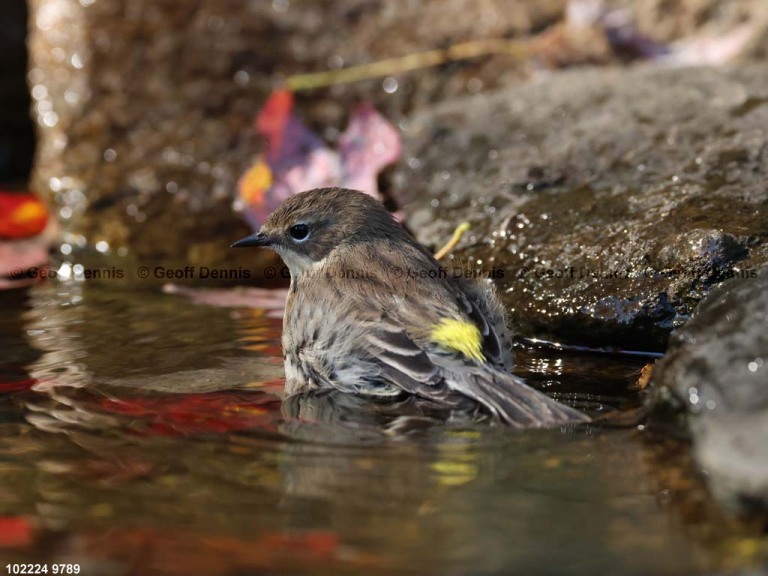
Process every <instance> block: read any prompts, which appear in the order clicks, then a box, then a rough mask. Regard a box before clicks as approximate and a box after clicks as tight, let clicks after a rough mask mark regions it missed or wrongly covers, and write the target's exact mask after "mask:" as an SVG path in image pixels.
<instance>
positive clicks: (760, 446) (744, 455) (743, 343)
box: [654, 270, 768, 508]
mask: <svg viewBox="0 0 768 576" xmlns="http://www.w3.org/2000/svg"><path fill="white" fill-rule="evenodd" d="M766 326H768V270H766V271H764V272H762V273H761V274H759V275H758V276H757V277H756V278H748V279H734V280H731V281H730V282H728V283H726V284H724V285H723V286H722V287H721V288H719V289H717V290H714V291H712V293H710V294H709V295H708V296H707V298H706V299H705V300H704V301H703V302H702V303H701V304H700V305H699V307H698V309H697V310H696V313H695V315H694V317H693V319H692V320H691V321H690V322H689V323H688V324H687V325H686V326H685V327H684V328H682V329H681V330H680V331H678V332H675V334H674V335H673V337H672V339H671V342H670V347H669V351H668V352H667V354H666V356H665V357H664V358H663V359H662V361H661V362H660V363H659V365H658V367H657V369H656V372H655V375H654V380H655V382H656V384H657V388H658V389H657V394H656V396H657V399H658V400H659V401H660V403H661V404H662V405H667V404H670V403H671V404H673V405H676V406H677V407H682V408H683V409H684V410H685V411H686V412H687V413H688V414H689V418H688V421H689V423H690V427H691V432H692V435H693V442H694V447H695V455H696V458H697V459H698V461H699V463H700V464H701V466H702V467H703V468H704V469H705V470H706V472H707V477H708V480H709V482H710V484H711V486H712V488H713V489H714V492H715V493H716V494H717V495H719V496H720V498H721V499H722V500H723V501H724V502H726V503H727V504H729V505H732V506H741V507H744V506H747V507H751V506H753V505H759V506H761V507H762V508H768V331H767V330H766Z"/></svg>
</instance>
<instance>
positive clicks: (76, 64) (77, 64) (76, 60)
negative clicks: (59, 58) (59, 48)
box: [69, 52, 83, 70]
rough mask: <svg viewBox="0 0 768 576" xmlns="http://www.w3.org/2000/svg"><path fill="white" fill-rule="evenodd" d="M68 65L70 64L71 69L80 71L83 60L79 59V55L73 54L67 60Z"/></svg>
mask: <svg viewBox="0 0 768 576" xmlns="http://www.w3.org/2000/svg"><path fill="white" fill-rule="evenodd" d="M69 63H70V64H72V67H73V68H75V69H77V70H82V68H83V59H82V58H80V54H78V53H77V52H75V53H74V54H72V56H71V57H70V59H69Z"/></svg>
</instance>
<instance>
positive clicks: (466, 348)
mask: <svg viewBox="0 0 768 576" xmlns="http://www.w3.org/2000/svg"><path fill="white" fill-rule="evenodd" d="M232 246H233V247H241V246H263V247H265V248H269V249H271V250H274V251H275V252H277V253H278V254H279V255H280V256H281V257H282V259H283V260H284V261H285V263H286V265H287V266H288V269H289V270H290V273H291V286H290V290H289V293H288V301H287V302H286V306H285V319H284V325H283V354H284V358H285V374H286V393H287V394H289V395H290V394H294V393H297V392H302V391H305V390H311V389H315V388H335V389H337V390H341V391H344V392H352V393H357V394H366V395H373V396H394V395H399V394H402V393H409V394H416V395H418V396H421V397H424V398H428V399H431V400H435V401H437V402H439V403H444V404H446V405H448V406H450V405H451V403H452V400H451V398H454V399H457V398H458V397H459V396H457V395H463V396H466V397H469V398H471V399H473V400H475V401H476V402H479V403H481V404H482V405H484V406H485V407H486V408H487V409H488V410H489V411H490V412H491V413H493V414H494V415H495V416H496V417H498V418H499V419H501V420H503V421H504V422H506V423H507V424H509V425H511V426H515V427H520V428H522V427H544V426H556V425H559V424H568V423H575V422H584V421H586V420H588V418H587V417H586V416H585V415H584V414H582V413H581V412H579V411H577V410H574V409H573V408H569V407H568V406H565V405H563V404H560V403H559V402H556V401H555V400H553V399H552V398H550V397H548V396H546V395H545V394H542V393H541V392H538V391H537V390H534V389H533V388H530V387H529V386H528V385H526V384H525V383H524V382H523V381H522V380H520V379H519V378H518V377H516V376H513V375H512V374H510V373H509V370H510V369H511V367H512V351H511V350H512V343H511V335H510V333H509V331H508V330H507V327H506V325H505V322H504V312H503V308H502V306H501V303H500V302H499V300H498V298H497V296H496V292H495V290H494V288H493V286H492V285H491V284H483V283H480V282H477V281H473V280H468V279H464V278H455V277H454V276H453V275H446V274H444V273H443V272H444V269H442V268H441V266H440V264H439V263H438V262H437V261H436V260H435V258H434V257H433V256H432V254H431V253H430V252H429V251H428V250H427V249H426V248H424V247H423V246H421V245H420V244H419V243H418V242H417V241H416V240H415V239H414V238H413V236H411V235H410V234H409V233H408V232H407V231H406V230H405V229H404V228H403V227H402V226H401V225H400V224H399V223H398V222H397V221H396V220H395V219H394V218H393V217H392V215H391V214H390V213H389V212H387V210H386V209H385V208H384V206H383V205H382V204H381V203H380V202H378V201H376V200H375V199H373V198H371V197H370V196H368V195H367V194H364V193H362V192H357V191H355V190H347V189H343V188H323V189H317V190H310V191H308V192H302V193H300V194H296V195H295V196H291V197H290V198H288V199H287V200H286V201H285V202H284V203H283V204H282V205H281V206H279V207H278V208H277V209H276V210H275V211H274V212H273V213H272V214H271V215H270V216H269V218H267V220H266V222H265V223H264V225H263V226H262V227H261V230H260V231H259V232H258V233H256V234H253V235H251V236H248V237H247V238H243V239H242V240H239V241H238V242H235V243H234V244H233V245H232Z"/></svg>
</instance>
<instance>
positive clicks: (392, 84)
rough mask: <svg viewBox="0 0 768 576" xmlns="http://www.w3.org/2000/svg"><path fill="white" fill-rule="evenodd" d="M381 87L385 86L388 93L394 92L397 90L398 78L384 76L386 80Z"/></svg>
mask: <svg viewBox="0 0 768 576" xmlns="http://www.w3.org/2000/svg"><path fill="white" fill-rule="evenodd" d="M381 87H382V88H384V92H386V93H387V94H393V93H395V92H397V80H395V79H394V78H392V77H391V76H390V77H389V78H384V82H382V83H381Z"/></svg>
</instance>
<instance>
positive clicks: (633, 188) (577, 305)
mask: <svg viewBox="0 0 768 576" xmlns="http://www.w3.org/2000/svg"><path fill="white" fill-rule="evenodd" d="M766 94H768V69H766V68H765V67H764V66H744V67H733V68H729V69H709V68H702V69H684V70H680V69H674V70H673V69H659V68H636V69H632V70H593V71H576V72H568V73H562V74H558V75H553V76H551V77H548V78H545V79H543V80H541V81H539V82H535V83H530V84H527V85H525V86H522V87H519V88H514V89H506V90H503V91H500V92H497V93H495V94H492V95H478V96H475V97H471V98H466V99H461V100H456V101H452V102H447V103H445V104H443V105H440V106H437V107H436V108H435V109H434V110H432V111H429V112H427V113H423V114H419V115H416V116H415V117H414V118H412V120H411V122H410V123H409V125H408V128H407V131H406V136H407V140H406V141H407V151H406V163H404V165H405V166H407V167H404V168H403V169H401V170H400V172H399V174H398V175H397V178H396V180H395V181H396V183H397V185H398V188H399V189H400V190H401V199H402V200H403V201H407V200H411V201H412V203H411V205H410V208H409V211H408V215H409V217H408V220H407V221H408V224H409V225H410V227H411V228H412V230H413V232H414V233H415V234H416V236H417V237H418V238H419V239H420V240H421V241H423V242H425V243H428V244H433V245H438V244H440V243H442V242H443V241H445V240H446V239H447V238H448V237H449V236H450V234H451V232H452V231H453V229H454V227H455V226H456V225H457V224H458V223H460V222H463V221H469V222H470V223H471V224H472V233H471V234H470V235H468V236H467V237H466V239H465V240H464V242H463V243H462V244H461V245H460V249H459V250H458V251H457V258H459V259H460V260H464V261H466V260H469V261H470V262H469V263H470V264H471V265H473V266H476V267H478V268H481V269H483V270H484V271H485V272H486V273H489V274H493V275H494V276H495V277H496V278H497V280H498V285H499V286H500V288H501V289H502V297H503V300H504V302H505V303H506V305H507V306H508V308H509V309H510V310H511V311H512V312H513V314H514V316H515V320H516V321H517V323H518V324H520V325H521V329H522V330H523V332H524V333H527V334H529V335H536V336H549V337H555V338H558V339H560V340H565V341H572V342H579V343H588V342H591V343H593V344H618V345H623V346H632V347H639V348H644V349H663V347H664V346H665V343H666V340H667V338H668V335H669V333H670V332H671V330H672V329H674V328H675V327H678V326H680V325H682V324H684V323H685V322H686V321H687V320H688V318H689V315H690V313H691V312H692V311H693V310H694V309H695V307H696V305H697V304H698V302H699V301H700V300H701V298H702V297H704V296H705V295H706V294H707V293H708V292H709V290H710V289H711V288H712V287H714V286H716V285H718V284H719V283H720V282H722V281H723V280H726V279H728V278H730V277H745V276H749V275H750V274H751V273H753V271H754V269H755V268H756V267H757V266H759V265H760V264H762V263H765V262H766V261H767V260H768V244H766V239H767V235H766V231H767V230H768V210H767V209H766V208H767V202H768V192H767V191H766V186H765V182H766V178H768V152H767V150H768V148H766V137H765V129H764V127H765V126H766V125H768V105H767V104H768V100H766ZM494 270H496V272H494ZM499 271H500V273H499Z"/></svg>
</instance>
